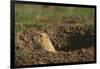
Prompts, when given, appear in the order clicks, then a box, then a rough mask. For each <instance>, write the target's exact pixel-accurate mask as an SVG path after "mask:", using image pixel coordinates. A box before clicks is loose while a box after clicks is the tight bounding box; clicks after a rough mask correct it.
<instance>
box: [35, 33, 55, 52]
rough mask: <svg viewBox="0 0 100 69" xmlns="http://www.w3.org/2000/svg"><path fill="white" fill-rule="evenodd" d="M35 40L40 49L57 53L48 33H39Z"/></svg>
mask: <svg viewBox="0 0 100 69" xmlns="http://www.w3.org/2000/svg"><path fill="white" fill-rule="evenodd" d="M33 39H34V42H35V44H36V46H37V48H38V49H41V50H46V51H49V52H56V50H55V48H54V46H53V44H52V42H51V41H50V38H49V36H48V34H47V33H44V32H43V33H41V32H37V33H36V34H35V36H34V37H33Z"/></svg>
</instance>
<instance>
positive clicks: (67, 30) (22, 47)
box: [15, 24, 95, 66]
mask: <svg viewBox="0 0 100 69" xmlns="http://www.w3.org/2000/svg"><path fill="white" fill-rule="evenodd" d="M44 26H46V27H45V28H44V29H42V30H41V31H42V32H46V33H47V34H48V35H49V37H50V40H51V42H52V43H53V45H54V47H55V49H56V50H57V52H56V53H52V52H46V51H42V50H36V49H35V48H34V46H35V44H34V42H33V37H34V35H35V32H37V31H39V30H36V29H34V28H31V29H28V30H25V31H23V32H18V33H16V37H15V64H16V66H22V65H33V64H52V63H69V62H85V61H94V60H95V56H94V54H95V53H94V51H95V50H94V47H95V44H94V40H95V31H94V26H93V25H84V26H82V25H80V24H75V25H73V24H52V25H49V24H47V25H44ZM41 31H39V32H41Z"/></svg>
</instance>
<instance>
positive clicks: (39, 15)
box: [15, 4, 94, 32]
mask: <svg viewBox="0 0 100 69" xmlns="http://www.w3.org/2000/svg"><path fill="white" fill-rule="evenodd" d="M93 16H94V9H93V8H83V7H63V6H61V7H58V6H43V5H38V6H37V5H27V4H16V5H15V22H16V32H18V31H23V30H25V29H26V28H29V27H35V28H37V29H38V28H39V29H41V28H42V27H43V25H42V23H63V22H66V21H68V20H73V19H74V20H78V21H79V22H80V23H81V24H82V23H83V22H84V23H87V20H86V19H88V17H93Z"/></svg>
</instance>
